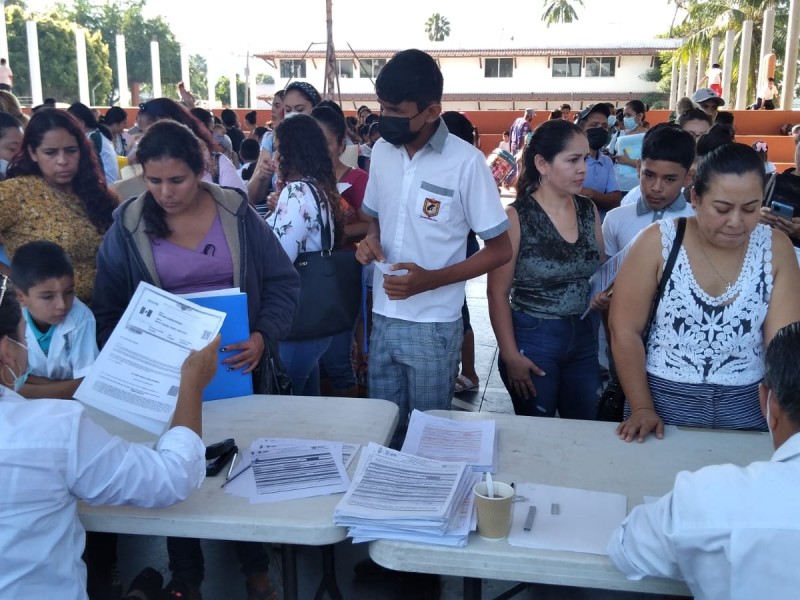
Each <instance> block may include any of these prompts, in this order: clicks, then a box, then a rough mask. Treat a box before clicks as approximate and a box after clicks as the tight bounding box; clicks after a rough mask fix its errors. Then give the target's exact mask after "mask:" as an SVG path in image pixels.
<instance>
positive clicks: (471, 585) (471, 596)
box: [464, 577, 483, 600]
mask: <svg viewBox="0 0 800 600" xmlns="http://www.w3.org/2000/svg"><path fill="white" fill-rule="evenodd" d="M482 584H483V580H482V579H479V578H476V577H464V600H481V585H482Z"/></svg>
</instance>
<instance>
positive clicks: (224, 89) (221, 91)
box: [214, 74, 245, 106]
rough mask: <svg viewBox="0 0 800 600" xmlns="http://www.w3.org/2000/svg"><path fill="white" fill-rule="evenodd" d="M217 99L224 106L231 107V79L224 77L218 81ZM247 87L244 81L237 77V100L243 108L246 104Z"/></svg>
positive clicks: (215, 89) (215, 87)
mask: <svg viewBox="0 0 800 600" xmlns="http://www.w3.org/2000/svg"><path fill="white" fill-rule="evenodd" d="M214 92H215V97H216V99H217V100H218V101H219V102H221V103H222V105H223V106H230V105H231V80H230V78H229V77H226V76H225V75H223V76H222V77H220V78H219V79H218V80H217V85H215V86H214ZM244 96H245V85H244V80H243V79H242V78H241V77H239V75H238V74H237V75H236V98H237V102H238V104H239V105H240V106H241V105H242V104H243V103H244V102H245V97H244Z"/></svg>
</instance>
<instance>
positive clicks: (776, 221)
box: [761, 144, 800, 260]
mask: <svg viewBox="0 0 800 600" xmlns="http://www.w3.org/2000/svg"><path fill="white" fill-rule="evenodd" d="M789 175H791V176H793V177H800V144H795V146H794V167H792V168H789V169H786V170H785V171H784V172H783V173H781V174H780V175H777V176H776V177H778V178H785V177H787V176H789ZM795 181H798V180H795ZM761 222H762V223H766V224H767V225H769V226H770V227H774V228H775V229H778V230H779V231H782V232H783V233H785V234H786V235H788V236H789V239H791V240H792V244H794V246H795V247H796V248H800V216H796V217H793V218H792V219H785V218H783V217H779V216H778V215H776V214H775V213H773V212H772V209H771V208H770V207H769V206H762V207H761ZM795 252H797V253H798V260H800V252H798V250H795Z"/></svg>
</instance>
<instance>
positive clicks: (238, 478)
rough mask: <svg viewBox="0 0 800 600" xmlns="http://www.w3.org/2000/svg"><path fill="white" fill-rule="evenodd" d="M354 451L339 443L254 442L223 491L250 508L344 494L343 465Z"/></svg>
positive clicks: (347, 480)
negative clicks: (247, 502) (247, 503)
mask: <svg viewBox="0 0 800 600" xmlns="http://www.w3.org/2000/svg"><path fill="white" fill-rule="evenodd" d="M357 450H358V446H357V445H356V444H343V443H342V442H327V441H319V440H299V439H290V438H261V439H257V440H255V441H254V442H253V443H252V445H251V446H250V451H249V452H247V453H246V454H245V455H244V457H243V458H242V462H241V463H240V464H239V466H238V467H237V468H236V471H235V472H234V473H232V474H231V477H230V481H229V483H227V484H226V486H225V489H226V491H227V493H229V494H232V495H234V496H243V497H245V498H248V499H249V500H250V503H251V504H262V503H268V502H279V501H282V500H295V499H297V498H310V497H312V496H325V495H328V494H336V493H339V492H344V491H345V490H346V489H347V487H348V486H349V485H350V477H349V476H348V475H347V470H346V469H347V465H348V464H349V463H350V460H352V457H353V455H354V454H355V452H356V451H357ZM245 471H246V472H245Z"/></svg>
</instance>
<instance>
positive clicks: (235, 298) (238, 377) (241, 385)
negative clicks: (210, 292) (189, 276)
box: [183, 289, 253, 402]
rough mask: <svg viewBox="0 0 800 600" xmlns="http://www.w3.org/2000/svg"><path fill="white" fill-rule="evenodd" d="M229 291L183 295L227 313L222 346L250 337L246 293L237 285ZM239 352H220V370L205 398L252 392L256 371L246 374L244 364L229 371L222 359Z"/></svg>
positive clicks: (243, 394)
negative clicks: (213, 293) (236, 287)
mask: <svg viewBox="0 0 800 600" xmlns="http://www.w3.org/2000/svg"><path fill="white" fill-rule="evenodd" d="M230 291H231V293H230V294H224V293H223V294H222V295H219V296H205V295H201V296H200V297H197V296H194V295H192V294H186V295H185V296H183V297H184V298H186V299H187V300H191V301H192V302H194V303H195V304H199V305H200V306H204V307H206V308H211V309H214V310H218V311H221V312H224V313H225V315H226V317H225V321H224V322H223V324H222V329H221V330H220V335H221V336H222V343H221V344H220V348H224V347H225V346H226V345H227V344H236V343H238V342H244V341H247V339H249V337H250V325H249V322H248V318H247V294H244V293H242V292H239V291H238V290H236V289H232V290H230ZM235 355H236V354H234V353H231V352H220V353H219V363H218V365H219V366H218V367H217V374H216V375H215V376H214V379H212V380H211V383H209V384H208V385H207V386H206V389H205V390H204V391H203V402H206V401H208V400H220V399H222V398H234V397H236V396H249V395H251V394H252V393H253V375H252V374H251V373H248V374H247V375H244V374H243V372H244V368H241V369H238V370H236V371H228V368H227V367H226V366H225V365H223V364H222V361H223V360H224V359H226V358H230V357H231V356H235Z"/></svg>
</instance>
